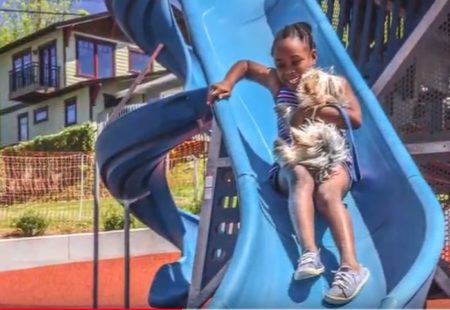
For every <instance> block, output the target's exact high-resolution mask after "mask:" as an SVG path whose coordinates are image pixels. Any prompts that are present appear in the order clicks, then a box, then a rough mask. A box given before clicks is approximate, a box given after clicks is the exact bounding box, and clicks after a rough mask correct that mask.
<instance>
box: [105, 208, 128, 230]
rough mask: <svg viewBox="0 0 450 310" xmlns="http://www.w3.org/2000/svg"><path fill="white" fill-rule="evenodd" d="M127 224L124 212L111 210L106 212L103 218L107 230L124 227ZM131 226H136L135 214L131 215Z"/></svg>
mask: <svg viewBox="0 0 450 310" xmlns="http://www.w3.org/2000/svg"><path fill="white" fill-rule="evenodd" d="M124 226H125V217H124V214H123V212H122V213H121V212H118V211H109V212H107V213H106V214H105V219H104V220H103V229H104V230H105V231H110V230H119V229H123V228H124ZM130 227H131V228H134V227H136V222H135V219H134V217H133V216H130Z"/></svg>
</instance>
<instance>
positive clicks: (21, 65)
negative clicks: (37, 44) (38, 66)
mask: <svg viewBox="0 0 450 310" xmlns="http://www.w3.org/2000/svg"><path fill="white" fill-rule="evenodd" d="M32 73H33V68H32V63H31V50H30V49H26V50H25V51H22V52H20V53H18V54H16V55H14V56H13V75H12V90H13V91H15V90H17V89H20V88H23V87H26V86H28V85H31V83H32V82H33V79H32Z"/></svg>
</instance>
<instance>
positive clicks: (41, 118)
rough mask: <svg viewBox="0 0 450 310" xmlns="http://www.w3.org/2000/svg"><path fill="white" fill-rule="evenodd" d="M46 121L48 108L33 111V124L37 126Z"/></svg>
mask: <svg viewBox="0 0 450 310" xmlns="http://www.w3.org/2000/svg"><path fill="white" fill-rule="evenodd" d="M45 121H48V106H46V107H42V108H39V109H36V110H34V123H35V124H39V123H42V122H45Z"/></svg>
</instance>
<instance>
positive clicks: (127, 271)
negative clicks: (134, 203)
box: [123, 201, 130, 309]
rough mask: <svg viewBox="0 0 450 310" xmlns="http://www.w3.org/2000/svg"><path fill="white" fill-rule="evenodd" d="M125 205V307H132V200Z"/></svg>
mask: <svg viewBox="0 0 450 310" xmlns="http://www.w3.org/2000/svg"><path fill="white" fill-rule="evenodd" d="M123 207H124V219H125V221H124V227H123V229H124V253H125V255H124V282H125V283H124V294H123V296H124V308H125V309H129V308H130V202H129V201H126V202H125V203H124V205H123Z"/></svg>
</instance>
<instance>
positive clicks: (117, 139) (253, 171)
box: [97, 0, 444, 308]
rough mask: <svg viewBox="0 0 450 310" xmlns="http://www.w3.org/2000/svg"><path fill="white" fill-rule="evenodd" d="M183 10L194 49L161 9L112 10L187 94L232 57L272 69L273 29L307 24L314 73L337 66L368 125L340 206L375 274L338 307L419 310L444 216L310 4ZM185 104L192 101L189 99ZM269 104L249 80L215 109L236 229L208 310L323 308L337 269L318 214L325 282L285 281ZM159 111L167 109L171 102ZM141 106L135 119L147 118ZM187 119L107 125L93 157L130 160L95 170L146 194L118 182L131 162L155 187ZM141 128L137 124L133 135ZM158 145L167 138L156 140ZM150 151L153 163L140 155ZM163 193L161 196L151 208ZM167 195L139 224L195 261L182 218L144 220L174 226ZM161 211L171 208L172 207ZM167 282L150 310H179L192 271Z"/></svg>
mask: <svg viewBox="0 0 450 310" xmlns="http://www.w3.org/2000/svg"><path fill="white" fill-rule="evenodd" d="M182 4H183V9H184V12H185V16H186V19H187V24H188V28H189V30H190V32H191V36H192V40H193V45H194V47H193V49H191V48H190V47H188V46H187V45H186V44H185V43H184V41H183V40H182V38H181V37H180V36H179V30H178V29H177V28H176V27H175V26H174V24H173V16H172V15H171V14H169V13H170V10H169V6H168V1H167V0H126V1H125V0H111V2H110V3H109V4H108V5H109V8H110V10H111V11H112V12H113V14H114V16H115V18H116V19H117V20H118V21H119V24H120V25H121V27H123V29H124V30H125V31H126V32H127V33H129V34H130V36H131V37H133V39H134V40H135V41H136V42H138V43H139V44H140V45H141V46H142V47H143V48H146V47H147V48H146V50H147V51H149V52H150V51H151V48H152V47H154V46H155V45H156V44H157V43H158V42H160V41H165V42H164V43H166V49H165V51H164V52H165V53H166V54H164V55H163V56H161V58H160V59H158V60H160V61H161V62H163V64H164V65H166V66H168V67H169V68H171V69H172V70H174V72H176V73H177V74H178V76H180V77H181V78H183V79H184V80H185V81H187V82H186V84H187V88H188V89H192V88H196V87H202V86H204V83H205V81H208V83H212V82H216V81H219V80H221V79H222V78H223V76H224V74H225V72H226V71H227V69H228V68H229V67H230V66H231V65H232V64H233V63H234V62H235V61H237V60H239V59H252V60H255V61H259V62H262V63H265V64H267V65H268V66H270V65H272V59H271V56H270V47H271V44H272V40H273V36H274V34H275V33H276V31H277V30H279V29H280V28H281V27H282V26H284V25H286V24H289V23H292V22H296V21H307V22H309V23H311V25H312V27H313V34H314V37H315V40H316V43H317V46H318V53H319V65H320V66H322V67H329V66H334V68H335V70H336V72H337V73H339V74H342V75H344V76H346V77H347V79H348V80H349V81H350V83H351V85H352V86H353V88H354V90H355V92H356V94H357V96H358V98H359V100H360V102H361V104H362V108H363V126H362V127H361V129H359V130H357V131H356V132H355V138H356V141H357V142H356V143H357V145H358V151H359V155H360V165H361V171H362V176H363V180H362V181H360V182H359V183H357V184H355V186H354V187H353V189H352V192H351V194H349V195H348V196H347V197H346V203H347V205H348V208H349V211H350V213H351V216H352V219H353V223H354V230H355V237H356V248H357V252H358V257H359V259H360V261H361V262H362V264H364V265H365V266H367V267H368V268H369V269H370V271H371V274H372V275H371V278H370V280H369V282H368V283H367V285H366V286H365V288H364V289H363V290H362V292H361V293H360V295H358V296H357V297H356V298H355V299H354V300H353V301H352V302H351V303H349V304H347V305H345V307H352V308H354V307H356V308H363V307H364V308H367V307H370V308H378V307H391V306H395V307H414V306H415V307H422V305H423V302H424V298H425V295H426V294H425V293H426V291H427V290H428V287H429V283H430V279H431V276H432V274H433V271H434V268H435V266H436V263H437V261H438V258H439V255H440V251H441V248H442V245H443V240H444V222H443V216H442V211H441V208H440V206H439V204H438V202H437V201H436V198H435V197H434V194H433V193H432V191H431V190H430V188H429V186H428V185H427V184H426V182H425V181H424V179H423V177H422V176H421V174H420V172H419V171H418V169H417V167H416V166H415V164H414V162H413V160H412V159H411V157H410V156H409V154H408V153H407V151H406V149H405V148H404V147H403V145H402V143H401V141H400V140H399V138H398V136H397V135H396V133H395V131H394V130H393V128H392V126H391V125H390V123H389V121H388V119H387V118H386V116H385V114H384V113H383V111H382V109H381V107H380V105H379V103H378V102H377V100H376V98H375V97H374V95H373V94H372V92H371V91H370V89H369V88H368V87H367V85H366V84H365V82H364V81H363V79H362V77H361V76H360V74H359V73H358V71H357V70H356V68H355V66H354V65H353V63H352V62H351V60H350V58H349V57H348V55H347V54H346V52H345V50H344V48H343V46H342V45H341V43H340V42H339V40H338V38H337V36H336V35H335V33H334V31H333V29H332V27H331V25H330V23H329V21H328V20H327V18H326V17H325V15H324V14H323V13H322V11H321V9H320V7H319V6H318V5H317V2H316V1H313V0H282V1H281V0H251V1H242V0H226V1H223V0H201V1H200V0H184V1H183V2H182ZM138 6H139V9H138V8H137V7H138ZM144 21H145V23H144ZM158 25H161V27H162V28H161V29H166V30H167V31H165V30H164V31H161V32H158V31H157V30H154V32H152V30H151V27H153V28H154V29H158V28H157V27H158ZM170 25H172V26H173V27H170ZM186 51H189V52H186ZM180 57H181V58H182V59H181V58H180ZM179 58H180V59H179ZM189 63H190V64H191V65H189ZM203 70H204V71H203ZM203 72H204V73H203ZM194 77H195V78H194ZM170 100H171V99H170ZM170 100H169V101H170ZM189 104H194V102H193V101H192V100H191V102H190V103H189ZM273 104H274V103H273V99H272V98H271V95H270V93H269V92H268V91H267V90H264V89H263V88H262V87H261V86H258V85H257V84H255V83H253V82H250V81H242V82H240V83H239V84H238V85H237V86H236V87H235V89H234V92H233V95H232V97H231V98H230V100H227V101H224V102H220V103H218V104H217V105H216V108H215V112H216V116H217V120H218V123H219V125H220V126H221V129H222V132H223V137H224V139H225V144H226V146H227V150H228V153H229V155H230V157H231V160H232V164H233V170H234V174H235V177H236V185H237V187H238V192H239V204H240V210H241V230H240V233H239V236H238V240H237V244H236V247H235V252H234V255H233V257H232V259H231V262H230V265H229V268H228V270H227V272H226V274H225V277H224V279H223V281H222V282H221V284H220V286H219V288H218V289H217V291H216V292H215V294H214V296H213V297H212V300H211V303H210V305H209V306H210V307H211V308H235V307H236V308H247V307H248V308H255V307H256V308H267V307H269V308H279V307H283V308H291V307H292V308H293V307H296V308H297V307H321V306H324V307H326V306H328V305H326V304H325V303H323V301H322V299H323V295H324V292H325V290H326V289H327V288H328V287H329V285H330V282H331V279H332V274H331V270H334V269H337V267H338V265H337V262H338V256H337V255H338V254H337V249H336V246H335V244H334V241H333V239H332V237H331V234H330V231H329V229H328V227H327V226H326V225H325V223H324V222H323V220H322V219H321V218H320V216H318V218H317V229H316V235H317V239H318V242H319V243H320V245H321V246H322V248H323V250H322V254H323V260H324V263H325V265H326V267H327V272H326V273H325V276H324V277H320V278H317V279H311V280H306V281H302V282H296V281H293V278H292V273H293V271H294V268H295V265H296V260H297V258H298V245H297V244H296V242H295V241H294V239H293V238H292V235H293V230H292V227H291V224H290V221H289V217H288V212H287V202H286V199H285V197H282V196H280V195H279V194H277V193H276V192H275V191H274V190H273V189H272V187H271V185H270V184H269V181H268V179H267V175H268V174H267V172H268V170H269V167H270V165H271V164H272V162H273V157H272V155H271V153H272V152H271V149H272V143H273V140H274V139H275V137H276V134H277V132H276V120H275V114H274V111H273ZM166 106H167V107H168V108H170V107H172V108H173V106H171V105H170V104H168V105H166ZM180 106H183V105H182V104H180ZM198 106H201V104H198ZM143 109H144V108H141V109H138V110H137V111H135V112H132V113H130V114H131V115H134V114H136V115H138V114H141V113H142V114H144V113H146V112H144V111H143ZM141 110H142V111H141ZM184 116H185V110H183V109H180V110H177V108H176V107H175V108H174V109H172V110H170V112H169V110H168V111H165V108H164V105H163V104H162V103H161V107H160V109H159V110H158V111H152V113H150V112H147V113H146V114H145V116H142V118H137V117H136V118H135V119H134V118H133V119H131V118H129V117H128V116H126V117H124V118H123V119H122V120H119V121H118V122H117V125H116V123H115V124H112V125H111V127H113V126H114V125H116V126H122V129H123V130H122V131H117V135H115V136H112V137H111V139H104V138H103V137H102V136H100V138H99V142H98V145H97V148H98V153H99V154H100V153H102V152H104V150H106V149H116V150H117V151H118V152H119V153H120V152H123V153H125V154H127V155H126V156H125V157H127V164H124V166H123V167H121V168H120V169H119V168H117V169H109V168H108V169H106V168H104V169H102V176H103V179H104V180H106V184H107V186H108V188H110V190H111V191H112V192H113V193H114V194H115V196H116V197H128V196H129V195H130V193H132V194H133V195H138V194H140V193H141V192H142V191H145V186H142V190H141V189H137V188H135V186H136V184H141V183H139V182H140V181H139V180H140V178H141V177H140V176H136V180H137V181H136V180H134V179H130V180H133V181H132V182H131V181H130V182H128V181H127V182H126V181H124V180H123V179H124V178H125V177H123V176H124V175H125V176H126V175H127V173H129V172H128V169H132V168H130V167H132V165H134V164H135V161H137V162H142V163H144V162H145V161H146V160H148V161H149V163H148V167H149V168H148V170H147V171H148V172H149V174H150V175H152V180H155V184H156V183H158V182H159V181H158V180H159V179H161V180H165V178H164V175H163V173H162V171H161V169H160V170H156V173H155V174H151V173H150V171H151V170H152V169H153V168H151V167H154V166H156V164H155V158H157V156H156V155H155V154H161V155H162V154H163V153H164V152H166V151H167V150H168V149H169V148H170V147H171V146H173V145H174V143H173V141H180V140H181V139H182V138H183V137H184V136H183V135H182V126H181V125H183V117H184ZM163 118H164V119H165V120H166V121H167V124H170V123H172V122H174V120H175V121H176V122H177V123H178V124H179V125H180V127H179V128H178V129H177V130H174V131H172V132H164V133H163V132H161V133H160V135H158V133H159V132H158V128H156V126H155V128H154V130H155V131H151V132H150V131H147V127H148V128H150V127H151V123H152V121H153V120H159V119H163ZM120 124H121V125H120ZM136 124H139V125H138V126H139V128H138V129H137V128H136V127H135V126H136ZM191 125H192V124H191ZM183 126H184V125H183ZM160 129H161V130H163V129H164V128H163V127H161V128H160ZM107 130H108V128H107ZM190 131H192V126H191V127H189V126H188V125H186V132H187V133H189V132H190ZM136 132H139V133H140V134H141V137H140V138H139V139H141V138H142V139H144V140H145V141H146V142H145V143H144V141H142V142H139V141H138V140H136V143H137V144H136V145H138V146H139V151H138V152H137V153H136V152H135V151H131V152H130V151H129V148H130V144H132V143H128V141H129V139H131V137H132V136H133V135H137V133H136ZM147 134H148V135H149V136H148V137H147V138H146V137H145V136H146V135H147ZM187 135H189V134H187ZM160 136H162V137H165V138H167V140H164V139H162V140H161V138H160ZM172 140H173V141H172ZM169 142H170V143H169ZM133 147H134V146H133ZM147 148H148V152H150V153H152V152H153V153H152V154H154V155H151V156H147V155H146V153H147ZM135 153H136V154H137V155H136V154H135ZM111 154H113V152H112V153H111ZM120 154H122V153H120ZM134 156H136V158H137V159H135V157H134ZM152 156H153V157H152ZM100 157H101V156H100ZM152 161H153V162H152ZM157 162H158V161H156V163H157ZM106 163H107V160H105V161H104V162H103V164H102V163H100V167H101V168H102V167H104V165H106ZM145 185H148V184H147V183H146V184H145ZM160 194H161V195H163V198H162V199H160V200H159V201H158V202H156V200H158V197H159V195H160ZM166 195H167V192H166V191H162V192H160V191H155V192H153V194H152V195H150V196H148V198H147V200H148V201H147V202H148V203H149V205H148V206H145V203H147V202H146V201H141V202H140V204H141V205H140V207H139V208H140V209H139V210H146V208H148V209H153V211H152V214H151V215H150V213H146V212H147V211H141V213H140V214H139V215H140V218H141V219H143V220H144V221H146V223H148V224H149V225H150V226H152V225H153V226H155V227H163V228H161V229H160V231H161V234H162V235H163V236H166V237H167V238H169V239H170V240H172V241H173V242H175V243H178V244H179V245H180V248H182V249H183V250H184V249H189V250H184V251H185V252H184V253H191V252H189V251H190V250H192V249H193V247H192V244H194V243H195V241H194V240H193V237H194V235H195V233H191V234H189V236H190V237H189V238H184V239H183V241H181V240H180V237H182V236H183V233H184V232H183V230H185V229H186V227H191V226H189V225H184V224H183V223H182V221H180V218H178V220H175V221H174V223H175V224H174V225H173V226H171V227H170V228H169V226H167V225H163V224H158V223H156V222H157V221H156V220H155V218H150V217H151V216H154V217H156V218H158V220H160V221H161V222H162V223H169V221H168V220H167V218H166V216H169V215H170V214H171V213H170V212H169V211H166V206H165V205H164V204H165V203H167V202H168V201H169V200H168V198H167V197H166ZM152 197H153V198H152ZM151 200H152V201H151ZM167 207H168V210H173V208H174V206H173V202H171V203H168V205H167ZM173 214H176V215H177V216H178V214H177V213H173ZM177 216H174V218H177ZM172 229H173V231H171V230H172ZM194 230H195V228H192V231H194ZM186 231H187V230H186ZM184 236H186V233H185V235H184ZM188 242H189V243H190V244H189V245H188V244H187V243H188ZM183 247H184V248H183ZM190 255H191V254H188V255H187V257H190V259H188V262H186V260H185V270H189V268H191V267H192V265H190V264H192V259H191V258H192V257H191V256H190ZM188 265H190V266H191V267H188ZM168 274H170V272H165V271H164V270H163V271H162V275H161V277H160V278H157V279H156V282H155V283H154V284H153V288H152V293H153V292H156V291H158V292H163V291H166V292H167V293H165V294H164V293H160V295H158V296H159V297H158V298H159V299H158V298H156V300H157V301H158V303H157V304H154V303H152V305H157V306H166V307H170V306H172V307H173V306H176V305H182V304H183V302H184V301H183V296H186V294H187V291H186V288H187V285H188V283H189V272H188V271H186V272H182V273H181V274H182V275H183V276H182V277H180V279H178V278H176V277H172V278H171V279H170V281H167V279H168V276H167V275H168ZM159 279H162V280H159ZM156 295H157V294H156ZM156 295H155V296H156ZM150 299H152V296H150ZM153 300H155V299H153Z"/></svg>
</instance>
